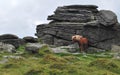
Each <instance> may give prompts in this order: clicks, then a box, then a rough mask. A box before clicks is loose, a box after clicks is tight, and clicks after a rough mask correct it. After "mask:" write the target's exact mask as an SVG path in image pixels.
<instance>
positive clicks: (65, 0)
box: [0, 0, 120, 37]
mask: <svg viewBox="0 0 120 75" xmlns="http://www.w3.org/2000/svg"><path fill="white" fill-rule="evenodd" d="M72 4H77V5H78V4H82V5H84V4H93V5H97V6H99V8H98V9H99V10H101V9H105V10H112V11H113V12H115V13H116V14H117V16H118V19H119V22H120V0H0V35H1V34H5V33H12V34H15V35H18V36H19V37H24V36H34V34H35V33H36V30H35V29H36V24H42V23H47V22H48V21H47V16H48V15H51V14H53V12H54V11H55V9H56V8H57V7H58V6H63V5H72Z"/></svg>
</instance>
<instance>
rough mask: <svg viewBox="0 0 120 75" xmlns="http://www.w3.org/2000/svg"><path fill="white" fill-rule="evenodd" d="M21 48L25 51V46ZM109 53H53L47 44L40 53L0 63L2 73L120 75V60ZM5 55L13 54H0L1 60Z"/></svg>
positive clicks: (29, 74) (7, 74) (5, 74)
mask: <svg viewBox="0 0 120 75" xmlns="http://www.w3.org/2000/svg"><path fill="white" fill-rule="evenodd" d="M19 49H20V50H19V51H22V52H24V50H23V49H24V48H23V47H21V48H19ZM109 53H110V52H106V53H96V54H86V55H84V54H77V55H75V54H64V53H59V54H53V53H52V52H51V51H49V47H48V46H47V45H46V46H44V47H42V48H41V49H40V51H39V53H38V54H28V53H25V54H20V56H22V57H23V58H21V59H14V58H8V60H9V62H7V63H4V64H0V75H120V72H119V71H120V64H119V63H120V60H117V59H112V55H110V54H109ZM103 54H104V56H102V55H103ZM5 55H13V54H6V53H5V54H0V60H2V58H3V56H5ZM14 55H15V54H14Z"/></svg>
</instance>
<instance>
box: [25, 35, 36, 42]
mask: <svg viewBox="0 0 120 75" xmlns="http://www.w3.org/2000/svg"><path fill="white" fill-rule="evenodd" d="M23 39H24V40H25V42H26V43H36V42H38V40H37V38H34V37H32V36H26V37H23Z"/></svg>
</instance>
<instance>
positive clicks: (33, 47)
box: [25, 43, 45, 54]
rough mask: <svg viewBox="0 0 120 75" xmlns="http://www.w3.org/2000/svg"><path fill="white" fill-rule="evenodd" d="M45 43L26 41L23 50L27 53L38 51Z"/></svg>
mask: <svg viewBox="0 0 120 75" xmlns="http://www.w3.org/2000/svg"><path fill="white" fill-rule="evenodd" d="M44 45H45V44H40V43H27V45H26V46H25V50H26V51H27V52H29V53H33V54H34V53H38V52H39V49H40V48H42V47H43V46H44Z"/></svg>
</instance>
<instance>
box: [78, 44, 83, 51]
mask: <svg viewBox="0 0 120 75" xmlns="http://www.w3.org/2000/svg"><path fill="white" fill-rule="evenodd" d="M78 45H79V49H80V52H81V48H82V47H81V44H80V42H78Z"/></svg>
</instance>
